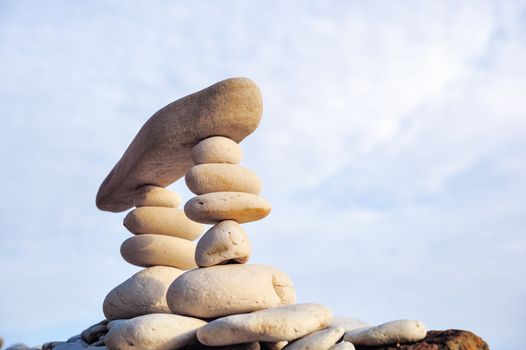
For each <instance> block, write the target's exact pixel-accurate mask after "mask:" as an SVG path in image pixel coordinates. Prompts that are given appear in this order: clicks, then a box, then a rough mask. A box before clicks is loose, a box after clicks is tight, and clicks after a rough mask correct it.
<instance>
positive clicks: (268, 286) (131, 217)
mask: <svg viewBox="0 0 526 350" xmlns="http://www.w3.org/2000/svg"><path fill="white" fill-rule="evenodd" d="M261 114H262V108H261V96H260V94H259V90H258V88H257V86H256V85H255V84H254V83H253V82H251V81H250V80H248V79H243V78H236V79H229V80H225V81H222V82H219V83H217V84H215V85H212V86H211V87H209V88H207V89H205V90H202V91H200V92H197V93H195V94H193V95H190V96H187V97H185V98H183V99H181V100H178V101H176V102H174V103H172V104H170V105H168V106H166V107H165V108H163V109H161V110H160V111H159V112H157V113H156V114H155V115H154V116H153V117H152V118H151V119H150V120H149V121H148V122H147V123H146V124H145V125H144V126H143V128H142V129H141V130H140V132H139V134H138V135H137V136H136V138H135V139H134V140H133V142H132V144H131V145H130V147H129V148H128V150H127V151H126V152H125V154H124V155H123V157H122V158H121V160H120V161H119V162H118V163H117V165H116V166H115V168H114V169H113V170H112V172H111V173H110V174H109V175H108V177H107V178H106V179H105V181H104V182H103V184H102V185H101V188H100V190H99V193H98V195H97V206H98V207H99V208H101V209H103V210H108V211H115V212H117V211H123V210H126V209H128V208H130V207H135V209H133V210H132V211H130V212H129V213H128V214H127V215H126V217H125V219H124V226H125V227H126V228H127V229H128V230H129V231H130V232H131V233H132V234H134V235H133V236H132V237H130V238H128V239H126V240H125V241H124V242H123V243H122V246H121V255H122V257H123V258H124V260H126V261H127V262H129V263H130V264H133V265H137V266H140V267H144V269H143V270H141V271H140V272H138V273H136V274H135V275H133V276H132V277H131V278H129V279H128V280H126V281H125V282H123V283H122V284H120V285H118V286H117V287H115V288H114V289H113V290H112V291H110V292H109V294H108V295H107V296H106V298H105V300H104V303H103V312H104V315H105V317H106V320H104V321H102V322H100V323H98V324H96V325H94V326H92V327H89V328H88V329H86V330H85V331H84V332H82V333H81V334H79V335H77V336H74V337H72V338H71V339H69V340H68V341H67V342H51V343H47V344H44V346H43V348H44V349H45V350H51V349H56V350H82V349H84V348H99V347H100V348H102V347H107V348H108V349H110V350H175V349H183V348H184V349H226V348H228V349H260V348H266V349H286V350H297V349H311V350H327V349H331V350H336V349H354V346H355V345H356V346H357V347H359V346H371V345H389V344H400V343H408V342H415V341H419V340H421V339H423V338H424V337H425V336H426V329H425V326H424V325H423V324H422V323H421V322H419V321H415V320H398V321H392V322H388V323H385V324H382V325H379V326H370V325H368V324H366V323H364V322H362V321H359V320H356V319H353V318H345V317H333V314H332V312H331V310H329V309H328V308H327V307H325V306H323V305H320V304H295V299H296V293H295V290H294V287H293V284H292V281H291V280H290V278H289V277H288V276H287V275H286V274H285V273H283V272H281V271H280V270H278V269H276V268H274V267H271V266H267V265H253V264H247V262H248V260H249V258H250V254H251V245H250V241H249V237H248V235H247V234H246V233H245V231H244V230H243V228H242V226H241V224H243V223H247V222H251V221H256V220H260V219H262V218H264V217H265V216H267V215H268V214H269V212H270V210H271V207H270V204H269V202H268V201H267V200H266V199H264V198H263V197H261V196H260V195H259V193H260V191H261V180H260V179H259V177H258V176H257V175H256V174H255V173H254V172H253V171H251V170H249V169H246V168H244V167H241V166H240V165H239V163H240V161H241V158H242V150H241V148H240V146H239V142H240V141H241V140H242V139H243V138H244V137H246V136H248V135H249V134H250V133H251V132H253V131H254V130H255V129H256V127H257V125H258V124H259V120H260V118H261ZM219 135H220V136H219ZM182 176H185V181H186V184H187V186H188V188H189V189H190V190H191V191H192V192H193V193H195V194H196V197H194V198H192V199H190V200H189V201H188V202H186V204H185V206H184V210H182V209H178V206H179V204H180V202H181V199H180V197H179V195H177V194H176V193H174V192H172V191H169V190H167V189H165V188H164V187H166V186H167V185H169V184H170V183H172V182H174V181H175V180H177V179H178V178H181V177H182ZM202 224H211V225H213V226H212V227H211V228H210V229H209V230H208V231H206V233H204V235H202V237H201V238H200V239H199V240H198V242H197V244H195V243H194V242H193V241H195V240H196V239H197V238H199V236H201V234H202V233H203V231H204V226H203V225H202Z"/></svg>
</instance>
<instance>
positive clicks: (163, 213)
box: [124, 207, 204, 241]
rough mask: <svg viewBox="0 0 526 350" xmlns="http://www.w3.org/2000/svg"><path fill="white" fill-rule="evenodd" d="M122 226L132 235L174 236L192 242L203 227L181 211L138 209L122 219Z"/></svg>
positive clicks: (150, 208)
mask: <svg viewBox="0 0 526 350" xmlns="http://www.w3.org/2000/svg"><path fill="white" fill-rule="evenodd" d="M124 226H125V227H126V228H127V229H128V230H129V231H130V232H132V233H134V234H154V235H164V236H175V237H179V238H184V239H188V240H190V241H193V240H194V239H196V238H197V237H199V236H200V235H201V234H202V233H203V231H204V227H203V225H201V224H198V223H197V222H194V221H192V220H190V219H189V218H188V217H187V216H186V215H185V213H184V212H183V211H182V210H181V209H175V208H163V207H140V208H137V209H134V210H132V211H130V212H129V213H128V214H127V215H126V217H125V218H124Z"/></svg>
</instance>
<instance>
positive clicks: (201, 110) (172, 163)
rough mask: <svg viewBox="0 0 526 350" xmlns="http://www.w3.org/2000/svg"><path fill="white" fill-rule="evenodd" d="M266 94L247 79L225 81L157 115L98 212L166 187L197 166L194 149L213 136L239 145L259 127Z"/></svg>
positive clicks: (108, 184) (112, 178) (105, 189)
mask: <svg viewBox="0 0 526 350" xmlns="http://www.w3.org/2000/svg"><path fill="white" fill-rule="evenodd" d="M262 111H263V103H262V101H261V94H260V92H259V89H258V87H257V86H256V84H254V82H252V81H251V80H249V79H246V78H233V79H227V80H223V81H221V82H219V83H217V84H214V85H212V86H210V87H208V88H206V89H204V90H201V91H199V92H196V93H194V94H192V95H189V96H186V97H183V98H181V99H179V100H177V101H175V102H173V103H170V104H169V105H167V106H166V107H164V108H162V109H160V110H159V111H158V112H157V113H155V114H154V115H153V116H152V117H151V118H150V119H149V120H148V121H147V122H146V123H145V124H144V125H143V127H142V128H141V130H140V131H139V133H138V134H137V136H135V138H134V139H133V141H132V143H131V144H130V146H129V147H128V149H127V150H126V152H124V154H123V156H122V158H121V159H120V160H119V162H118V163H117V164H116V165H115V167H114V168H113V169H112V170H111V172H110V173H109V174H108V176H107V177H106V179H104V182H103V183H102V185H101V186H100V188H99V192H98V193H97V207H98V208H99V209H101V210H107V211H113V212H119V211H123V210H126V209H128V208H130V207H132V205H133V195H134V193H135V190H136V189H137V188H139V187H141V186H144V185H155V186H159V187H166V186H168V185H169V184H171V183H173V182H175V181H176V180H177V179H179V178H181V177H182V176H184V174H185V173H186V171H187V170H188V169H189V168H190V167H192V166H193V165H194V162H193V160H192V156H191V152H192V148H193V147H194V145H196V144H197V143H199V142H200V141H202V140H204V139H206V138H209V137H211V136H218V135H220V136H224V137H227V138H230V139H232V140H234V141H235V142H240V141H241V140H243V139H244V138H245V137H247V136H248V135H250V134H251V133H252V132H253V131H254V130H255V129H256V128H257V126H258V125H259V121H260V120H261V115H262Z"/></svg>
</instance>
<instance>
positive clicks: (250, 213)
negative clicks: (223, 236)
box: [184, 192, 271, 224]
mask: <svg viewBox="0 0 526 350" xmlns="http://www.w3.org/2000/svg"><path fill="white" fill-rule="evenodd" d="M270 209H271V207H270V203H269V202H268V201H267V200H266V199H265V198H263V197H261V196H258V195H255V194H252V193H241V192H214V193H207V194H202V195H200V196H197V197H194V198H192V199H190V200H189V201H188V202H186V204H185V206H184V212H185V213H186V215H187V216H188V218H190V219H191V220H193V221H196V222H200V223H203V224H215V223H216V222H219V221H223V220H235V221H237V222H239V223H245V222H251V221H256V220H260V219H263V218H264V217H265V216H267V215H268V214H269V213H270Z"/></svg>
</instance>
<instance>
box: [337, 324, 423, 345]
mask: <svg viewBox="0 0 526 350" xmlns="http://www.w3.org/2000/svg"><path fill="white" fill-rule="evenodd" d="M426 334H427V329H426V326H424V324H423V323H422V322H420V321H416V320H396V321H391V322H387V323H383V324H381V325H379V326H374V327H367V328H360V329H357V330H354V331H351V332H347V333H345V338H344V339H345V341H349V342H351V343H353V344H354V345H367V346H376V345H389V344H397V343H399V344H403V343H409V342H415V341H419V340H422V339H424V338H425V337H426Z"/></svg>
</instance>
